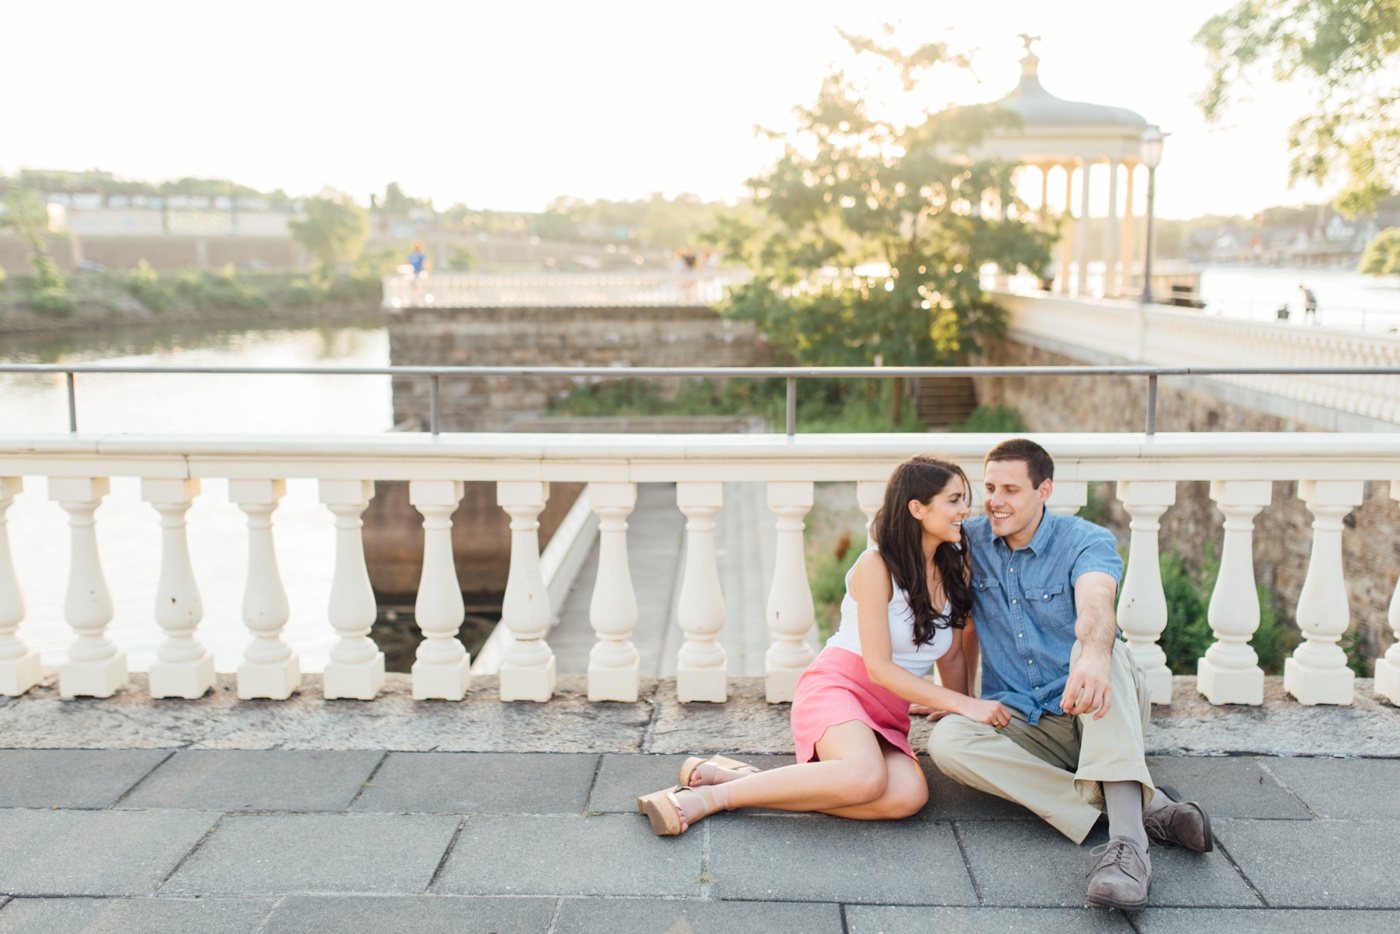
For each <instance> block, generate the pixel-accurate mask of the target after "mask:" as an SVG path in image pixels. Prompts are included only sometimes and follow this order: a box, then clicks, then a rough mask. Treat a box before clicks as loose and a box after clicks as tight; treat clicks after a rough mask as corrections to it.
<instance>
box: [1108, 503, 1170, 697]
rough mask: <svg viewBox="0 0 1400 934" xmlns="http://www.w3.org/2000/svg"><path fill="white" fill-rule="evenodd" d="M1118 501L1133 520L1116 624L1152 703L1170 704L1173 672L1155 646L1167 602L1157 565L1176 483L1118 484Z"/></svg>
mask: <svg viewBox="0 0 1400 934" xmlns="http://www.w3.org/2000/svg"><path fill="white" fill-rule="evenodd" d="M1118 500H1119V501H1120V502H1121V503H1122V504H1123V508H1124V509H1125V510H1127V512H1128V515H1129V516H1131V517H1132V521H1131V522H1130V523H1129V524H1128V528H1129V529H1130V530H1131V537H1130V539H1129V543H1128V568H1127V571H1126V572H1125V573H1124V575H1123V595H1122V596H1121V597H1120V598H1119V599H1118V625H1119V626H1120V627H1122V629H1123V633H1124V635H1126V636H1127V637H1128V648H1129V649H1131V650H1132V653H1133V658H1135V659H1137V663H1138V667H1139V668H1141V669H1142V671H1143V674H1144V675H1146V677H1147V688H1148V691H1149V692H1150V693H1151V695H1152V703H1154V704H1170V703H1171V702H1172V672H1171V669H1170V668H1168V667H1167V653H1166V652H1163V651H1162V647H1161V645H1159V644H1158V640H1159V639H1161V637H1162V631H1163V630H1164V629H1166V628H1167V597H1166V594H1164V593H1163V592H1162V565H1161V563H1160V561H1159V560H1158V538H1159V532H1160V530H1161V528H1162V526H1161V523H1160V522H1159V521H1158V520H1159V519H1161V518H1162V513H1164V512H1166V511H1167V507H1169V506H1171V505H1173V504H1174V503H1175V502H1176V481H1174V480H1132V481H1128V480H1124V481H1120V482H1119V483H1118Z"/></svg>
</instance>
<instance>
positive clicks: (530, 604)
mask: <svg viewBox="0 0 1400 934" xmlns="http://www.w3.org/2000/svg"><path fill="white" fill-rule="evenodd" d="M548 499H549V484H548V483H541V482H540V481H538V480H509V481H504V480H503V481H501V482H500V483H497V484H496V503H497V505H499V506H500V507H501V508H502V509H504V510H505V511H506V513H507V514H508V515H509V516H510V571H509V573H508V575H507V577H506V591H505V596H504V597H503V598H502V603H501V623H500V624H501V625H502V626H504V627H506V629H507V630H509V631H510V634H511V636H512V640H511V641H510V643H509V644H508V645H507V647H506V650H505V657H504V658H503V659H502V660H501V667H500V678H501V686H500V693H501V700H503V701H516V700H528V701H547V700H549V699H550V698H551V697H553V696H554V682H555V670H554V669H555V664H554V652H553V651H552V650H551V649H550V647H549V643H548V642H546V641H545V636H547V635H549V627H550V626H551V625H553V623H554V610H553V609H552V608H551V607H550V605H549V591H548V590H547V589H546V588H545V583H544V571H543V569H542V568H541V567H540V522H539V517H540V513H541V512H543V511H544V506H545V501H546V500H548Z"/></svg>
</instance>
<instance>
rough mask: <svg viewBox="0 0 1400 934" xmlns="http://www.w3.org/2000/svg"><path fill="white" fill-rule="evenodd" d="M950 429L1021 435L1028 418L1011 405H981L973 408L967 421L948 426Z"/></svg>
mask: <svg viewBox="0 0 1400 934" xmlns="http://www.w3.org/2000/svg"><path fill="white" fill-rule="evenodd" d="M948 430H949V431H958V432H969V433H985V434H998V435H1003V434H1005V435H1019V434H1023V433H1024V432H1025V431H1026V430H1027V429H1026V420H1025V418H1024V417H1023V416H1022V415H1021V413H1020V411H1019V410H1017V409H1015V408H1013V407H1012V406H1009V405H979V406H978V407H977V408H975V409H973V410H972V414H971V415H969V416H968V417H967V421H964V422H958V423H957V424H954V425H949V426H948Z"/></svg>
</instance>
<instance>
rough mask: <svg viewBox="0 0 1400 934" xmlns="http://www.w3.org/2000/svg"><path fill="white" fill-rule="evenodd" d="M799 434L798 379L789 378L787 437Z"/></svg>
mask: <svg viewBox="0 0 1400 934" xmlns="http://www.w3.org/2000/svg"><path fill="white" fill-rule="evenodd" d="M796 434H797V377H795V376H789V377H788V378H787V436H788V437H789V438H791V437H793V436H794V435H796Z"/></svg>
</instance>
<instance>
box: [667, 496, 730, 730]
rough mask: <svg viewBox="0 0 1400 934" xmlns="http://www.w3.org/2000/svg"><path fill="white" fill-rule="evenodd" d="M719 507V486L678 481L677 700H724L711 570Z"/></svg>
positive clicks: (718, 610)
mask: <svg viewBox="0 0 1400 934" xmlns="http://www.w3.org/2000/svg"><path fill="white" fill-rule="evenodd" d="M722 505H724V484H723V483H721V482H719V481H681V482H678V483H677V484H676V506H677V507H678V508H679V509H680V511H681V512H682V513H683V514H684V515H685V517H686V519H687V522H686V524H685V577H684V579H683V581H682V583H681V593H680V606H679V609H678V610H677V612H676V615H677V617H678V622H679V623H680V627H681V631H682V632H684V633H685V644H683V645H682V646H681V648H680V652H679V653H678V654H677V659H676V696H677V698H678V699H679V700H680V702H681V703H682V704H688V703H690V702H692V701H711V702H713V703H717V704H718V703H723V702H724V701H726V700H728V698H729V679H728V674H729V673H728V663H729V658H728V655H727V654H726V653H725V651H724V646H723V645H721V644H720V642H719V634H720V632H721V631H722V630H723V629H724V594H723V592H721V590H720V584H719V569H718V567H716V565H715V514H716V513H717V512H719V510H720V507H721V506H722Z"/></svg>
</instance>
